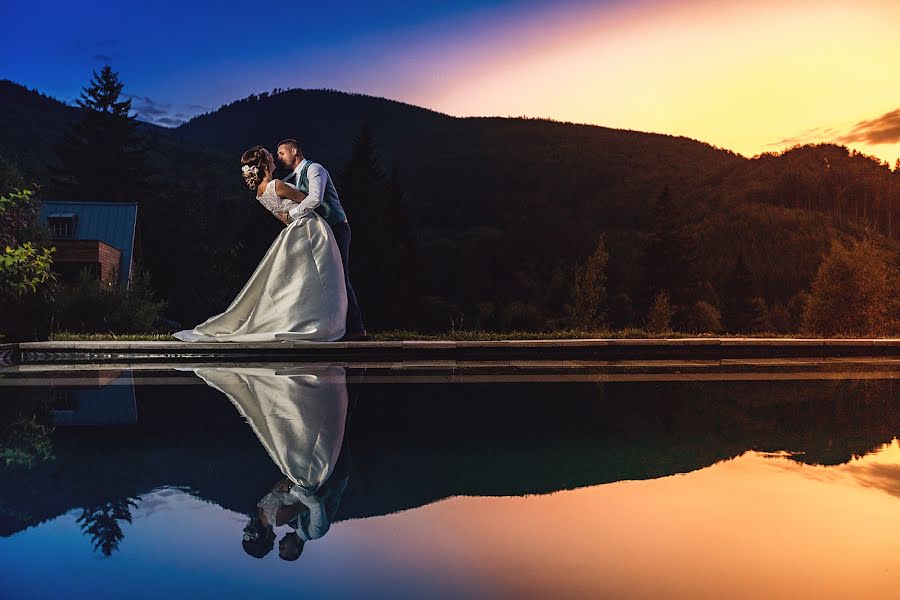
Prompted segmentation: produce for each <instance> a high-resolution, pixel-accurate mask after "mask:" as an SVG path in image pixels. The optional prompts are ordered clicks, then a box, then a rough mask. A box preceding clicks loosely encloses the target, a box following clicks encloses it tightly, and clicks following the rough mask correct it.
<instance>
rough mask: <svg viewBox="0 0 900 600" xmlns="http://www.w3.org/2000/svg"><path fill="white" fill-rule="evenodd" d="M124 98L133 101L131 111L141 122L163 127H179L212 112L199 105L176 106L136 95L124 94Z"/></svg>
mask: <svg viewBox="0 0 900 600" xmlns="http://www.w3.org/2000/svg"><path fill="white" fill-rule="evenodd" d="M123 96H125V97H126V98H127V99H129V100H131V109H132V110H133V111H134V113H135V117H136V118H137V119H138V120H139V121H144V122H146V123H153V124H154V125H161V126H163V127H178V126H179V125H181V124H182V123H184V122H185V121H187V120H188V119H190V118H191V117H192V116H194V115H196V114H198V113H201V112H207V111H209V110H210V109H209V107H206V106H202V105H199V104H191V105H188V106H174V105H172V104H171V103H166V102H158V101H156V100H154V99H153V98H150V97H149V96H137V95H134V94H123Z"/></svg>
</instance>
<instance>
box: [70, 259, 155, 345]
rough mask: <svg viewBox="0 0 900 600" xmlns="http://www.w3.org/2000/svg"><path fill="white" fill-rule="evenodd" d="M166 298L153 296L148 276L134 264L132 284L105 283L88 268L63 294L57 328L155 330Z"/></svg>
mask: <svg viewBox="0 0 900 600" xmlns="http://www.w3.org/2000/svg"><path fill="white" fill-rule="evenodd" d="M164 307H165V302H158V301H156V300H154V298H153V290H152V288H151V286H150V276H149V275H148V274H146V273H145V272H144V271H143V270H142V269H140V268H139V267H135V272H134V275H133V276H132V280H131V287H130V288H129V287H126V286H125V285H123V284H112V285H110V284H107V283H103V282H102V281H99V280H98V279H96V278H94V277H93V276H92V274H91V273H90V271H88V270H84V271H82V273H81V277H80V279H79V282H78V285H77V286H76V287H75V288H73V289H72V290H70V291H69V292H68V293H67V294H65V295H63V296H62V298H61V299H60V302H59V307H58V311H57V315H56V320H57V322H58V326H59V328H60V329H64V330H67V331H78V332H96V333H100V332H103V333H148V332H152V331H155V330H156V327H157V321H158V319H159V313H160V311H161V310H162V309H163V308H164Z"/></svg>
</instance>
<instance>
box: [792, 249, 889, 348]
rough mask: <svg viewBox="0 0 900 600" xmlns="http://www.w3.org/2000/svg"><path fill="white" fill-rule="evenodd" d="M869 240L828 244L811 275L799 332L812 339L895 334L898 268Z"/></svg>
mask: <svg viewBox="0 0 900 600" xmlns="http://www.w3.org/2000/svg"><path fill="white" fill-rule="evenodd" d="M895 265H896V263H895V262H893V261H891V259H889V257H888V256H887V255H886V253H885V252H884V251H882V250H881V249H879V248H877V247H876V246H875V244H873V243H872V242H871V241H869V240H864V241H857V242H853V243H852V244H851V245H850V246H844V245H843V244H841V243H840V242H837V241H835V242H833V243H832V245H831V251H830V252H829V253H828V255H827V256H826V257H825V259H824V260H823V261H822V264H821V265H820V266H819V270H818V271H817V272H816V276H815V279H813V282H812V287H811V290H810V295H809V301H808V302H807V303H806V305H805V307H804V310H803V328H804V330H805V331H807V332H809V333H813V334H818V335H866V336H876V335H892V334H896V333H898V332H900V314H898V312H900V304H898V298H897V296H898V292H900V284H898V268H897V267H896V266H895Z"/></svg>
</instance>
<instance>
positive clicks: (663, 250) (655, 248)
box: [646, 186, 699, 306]
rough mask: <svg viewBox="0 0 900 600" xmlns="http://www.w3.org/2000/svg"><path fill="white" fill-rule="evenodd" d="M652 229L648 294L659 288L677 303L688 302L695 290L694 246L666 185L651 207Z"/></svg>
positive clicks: (695, 249) (695, 264)
mask: <svg viewBox="0 0 900 600" xmlns="http://www.w3.org/2000/svg"><path fill="white" fill-rule="evenodd" d="M653 217H654V218H653V232H652V236H651V240H650V253H649V257H648V258H649V260H648V265H647V276H648V286H647V290H646V292H647V295H646V297H647V298H654V297H655V296H656V294H657V293H658V292H660V291H663V290H665V291H666V292H668V293H669V294H670V298H671V301H672V303H673V304H674V305H676V306H687V305H690V304H692V303H693V302H694V300H695V299H696V297H697V294H698V287H699V283H698V277H697V247H696V242H695V240H694V237H693V235H692V234H691V233H690V232H689V230H688V228H687V225H686V223H685V222H684V215H683V214H682V212H681V210H680V208H679V206H678V205H677V204H676V203H675V201H674V199H673V198H672V193H671V191H670V190H669V186H666V187H665V188H664V189H663V191H662V193H661V194H660V195H659V198H658V199H657V201H656V203H655V205H654V207H653Z"/></svg>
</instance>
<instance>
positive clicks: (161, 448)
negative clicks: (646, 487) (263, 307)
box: [0, 380, 900, 535]
mask: <svg viewBox="0 0 900 600" xmlns="http://www.w3.org/2000/svg"><path fill="white" fill-rule="evenodd" d="M895 388H896V384H894V383H893V382H892V381H890V380H869V381H817V382H771V383H767V382H729V383H726V382H716V383H669V382H664V383H606V384H566V385H559V384H535V383H528V384H524V383H522V384H509V383H505V384H488V385H475V384H459V385H451V384H445V385H433V384H426V385H412V384H406V385H391V386H388V385H369V386H365V387H363V388H362V390H361V392H360V394H359V403H358V405H357V407H356V410H355V411H354V413H353V416H352V425H351V427H350V431H351V441H350V447H351V449H352V456H353V470H352V473H351V474H350V478H349V484H348V487H347V489H346V492H345V493H344V496H343V500H342V504H341V507H340V509H339V512H338V519H347V518H359V517H367V516H372V515H378V514H385V513H389V512H394V511H397V510H402V509H407V508H413V507H416V506H421V505H423V504H426V503H429V502H433V501H435V500H438V499H441V498H444V497H448V496H453V495H519V494H528V493H545V492H550V491H554V490H559V489H567V488H573V487H580V486H589V485H597V484H602V483H607V482H612V481H618V480H623V479H648V478H656V477H662V476H666V475H671V474H675V473H681V472H687V471H692V470H696V469H700V468H703V467H706V466H709V465H711V464H713V463H715V462H717V461H720V460H723V459H727V458H731V457H734V456H737V455H739V454H741V453H743V452H744V451H746V450H749V449H755V450H761V451H779V450H786V451H789V452H800V453H803V454H800V455H798V456H796V459H797V460H803V461H805V462H810V463H818V464H836V463H840V462H846V461H847V460H848V459H849V458H850V457H851V456H854V455H860V454H865V453H867V452H869V451H871V450H872V449H873V448H876V447H878V446H880V445H881V444H884V443H887V442H889V441H890V440H891V439H892V438H893V437H895V436H898V435H900V402H898V392H897V390H896V389H895ZM137 398H138V406H139V413H138V414H139V415H140V420H139V422H138V424H137V425H134V426H130V427H128V428H125V429H123V428H116V427H84V428H76V429H58V430H57V431H56V433H55V436H54V445H55V450H54V453H55V455H56V457H57V458H56V460H55V461H53V462H49V463H44V464H41V465H39V466H37V467H36V468H35V469H34V470H32V471H13V470H5V471H3V472H2V485H0V515H2V517H0V534H2V535H10V534H11V533H13V532H15V531H18V530H21V529H22V528H24V527H26V526H28V525H32V524H35V523H38V522H40V521H43V520H46V519H48V518H52V517H55V516H57V515H59V514H62V513H64V512H66V511H68V510H70V509H73V508H83V507H90V506H98V505H103V504H104V503H106V502H116V501H121V500H123V499H126V498H134V497H137V496H139V495H141V494H144V493H146V492H148V491H149V490H152V489H154V488H158V487H162V486H179V487H184V488H188V489H190V490H191V491H192V492H193V493H194V494H196V495H197V496H199V497H202V498H204V499H207V500H209V501H211V502H215V503H216V504H219V505H221V506H223V507H225V508H228V509H231V510H236V511H239V512H247V511H248V510H250V509H251V508H252V507H253V506H254V505H255V502H256V501H257V500H258V498H259V496H260V494H261V493H263V492H264V491H265V490H266V489H268V487H269V486H271V484H272V483H273V482H274V481H276V480H277V479H279V478H280V477H281V474H280V472H279V471H278V469H277V468H276V467H275V466H274V464H273V463H272V462H271V460H270V458H269V456H268V454H267V453H266V450H265V449H264V448H263V447H262V446H261V445H260V443H259V441H258V440H257V438H256V436H254V434H253V432H252V431H251V430H250V428H249V427H248V425H247V424H246V423H245V422H243V421H242V420H241V418H240V416H239V415H238V413H237V412H236V410H235V409H234V407H233V406H232V405H231V403H229V402H228V401H226V400H225V398H224V397H223V396H221V395H220V394H219V393H218V392H216V391H215V390H213V389H210V388H207V387H201V386H196V385H194V386H184V387H175V386H169V387H156V388H152V387H148V388H138V390H137Z"/></svg>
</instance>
